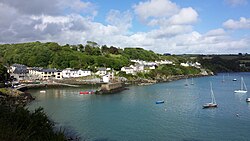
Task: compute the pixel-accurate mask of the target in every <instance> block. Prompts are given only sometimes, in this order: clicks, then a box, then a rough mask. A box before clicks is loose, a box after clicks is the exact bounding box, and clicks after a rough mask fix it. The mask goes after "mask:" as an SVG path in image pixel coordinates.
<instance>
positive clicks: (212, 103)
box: [203, 82, 217, 109]
mask: <svg viewBox="0 0 250 141" xmlns="http://www.w3.org/2000/svg"><path fill="white" fill-rule="evenodd" d="M210 87H211V90H210V91H211V98H212V102H210V103H206V104H204V105H203V109H205V108H216V107H217V104H216V101H215V97H214V92H213V88H212V83H211V82H210Z"/></svg>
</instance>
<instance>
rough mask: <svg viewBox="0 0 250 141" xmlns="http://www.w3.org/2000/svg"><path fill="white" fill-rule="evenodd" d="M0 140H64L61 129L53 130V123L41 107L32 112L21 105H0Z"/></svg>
mask: <svg viewBox="0 0 250 141" xmlns="http://www.w3.org/2000/svg"><path fill="white" fill-rule="evenodd" d="M0 115H1V116H0V140H2V141H65V140H66V137H65V135H64V133H63V132H62V131H55V132H54V130H53V129H54V123H53V122H52V121H51V120H50V119H49V118H48V117H47V115H46V114H45V113H44V111H43V109H42V108H38V109H36V110H35V111H34V112H30V111H29V110H27V109H25V108H23V107H17V108H11V107H9V106H6V105H2V104H1V105H0Z"/></svg>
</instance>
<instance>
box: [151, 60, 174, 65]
mask: <svg viewBox="0 0 250 141" xmlns="http://www.w3.org/2000/svg"><path fill="white" fill-rule="evenodd" d="M155 63H156V64H157V65H172V64H173V62H172V61H169V60H160V61H155Z"/></svg>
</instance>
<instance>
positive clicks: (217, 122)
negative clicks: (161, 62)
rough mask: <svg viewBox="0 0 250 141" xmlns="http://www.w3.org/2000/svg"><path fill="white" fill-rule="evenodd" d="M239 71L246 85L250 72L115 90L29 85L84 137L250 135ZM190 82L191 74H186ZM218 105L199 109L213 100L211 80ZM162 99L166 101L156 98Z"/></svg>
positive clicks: (224, 138)
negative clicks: (238, 91)
mask: <svg viewBox="0 0 250 141" xmlns="http://www.w3.org/2000/svg"><path fill="white" fill-rule="evenodd" d="M241 76H243V77H244V80H245V82H246V84H247V86H250V74H249V73H233V74H230V75H227V74H224V80H225V81H224V82H223V83H222V78H223V74H219V75H217V76H211V77H203V78H194V79H193V81H194V85H188V86H185V83H186V80H179V81H174V82H170V83H159V84H155V85H150V86H131V87H130V88H129V90H126V91H123V92H121V93H119V94H114V95H104V96H103V95H79V92H80V91H83V90H89V88H85V87H82V88H59V89H46V93H39V90H30V93H32V94H33V95H34V96H35V97H36V98H37V101H35V102H33V103H32V104H31V105H30V106H29V108H30V109H34V108H36V107H38V106H42V107H44V108H45V111H46V112H47V113H48V114H49V116H51V118H52V119H54V120H55V121H56V122H57V123H60V124H61V125H64V126H70V127H72V128H74V129H75V130H76V131H77V132H79V133H80V134H81V135H82V137H83V138H84V139H86V140H143V141H147V140H148V141H151V140H173V141H175V140H177V141H180V140H183V141H184V140H195V141H196V140H197V141H211V140H221V141H235V140H249V138H250V135H249V133H248V131H249V130H250V126H249V125H248V124H246V123H249V122H250V104H248V103H246V101H245V99H246V97H249V96H250V94H249V93H247V94H235V93H234V90H235V89H237V88H238V87H239V83H240V82H239V81H232V80H233V79H234V78H236V79H238V80H240V77H241ZM188 81H189V82H191V79H189V80H188ZM210 81H211V82H212V83H213V91H214V95H215V98H216V102H217V104H218V108H214V109H202V105H203V104H205V103H207V102H210V101H211V96H210V86H209V82H210ZM157 100H164V101H165V103H164V104H155V101H157ZM237 114H239V116H236V115H237Z"/></svg>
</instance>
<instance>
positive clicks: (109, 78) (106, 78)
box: [102, 71, 115, 83]
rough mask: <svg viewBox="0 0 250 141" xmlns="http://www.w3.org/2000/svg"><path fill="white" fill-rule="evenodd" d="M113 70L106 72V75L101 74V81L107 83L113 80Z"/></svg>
mask: <svg viewBox="0 0 250 141" xmlns="http://www.w3.org/2000/svg"><path fill="white" fill-rule="evenodd" d="M114 78H115V77H114V71H110V72H108V73H107V74H106V75H104V76H102V82H103V83H109V82H112V81H113V80H114Z"/></svg>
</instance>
